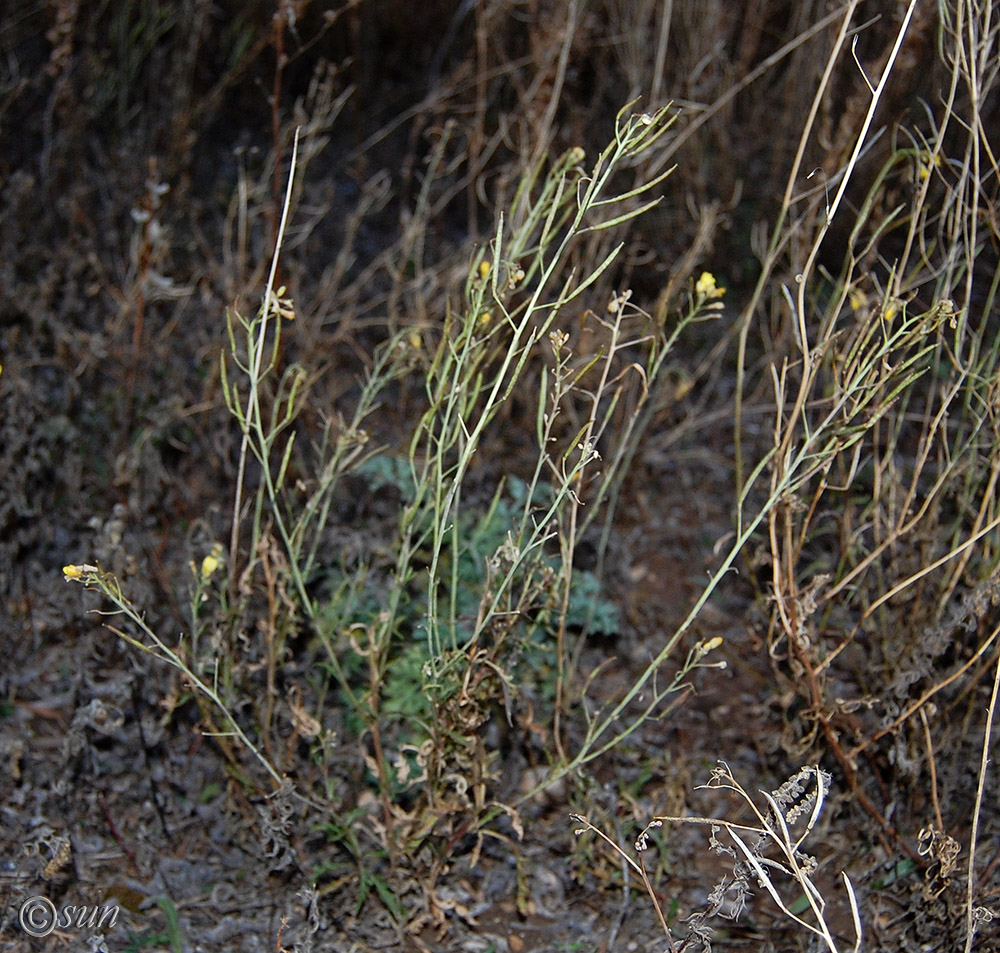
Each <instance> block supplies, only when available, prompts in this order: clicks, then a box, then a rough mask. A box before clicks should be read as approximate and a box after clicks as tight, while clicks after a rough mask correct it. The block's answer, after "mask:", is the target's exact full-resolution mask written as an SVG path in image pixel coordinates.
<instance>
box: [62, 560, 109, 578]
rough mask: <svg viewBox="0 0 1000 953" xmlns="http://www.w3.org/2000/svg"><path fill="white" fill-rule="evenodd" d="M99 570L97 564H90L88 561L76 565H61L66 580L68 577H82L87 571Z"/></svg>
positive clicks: (95, 571)
mask: <svg viewBox="0 0 1000 953" xmlns="http://www.w3.org/2000/svg"><path fill="white" fill-rule="evenodd" d="M100 571H101V570H100V569H99V568H98V567H97V566H91V565H89V564H88V563H82V564H81V565H78V566H77V565H70V566H63V578H64V579H66V580H67V581H68V580H70V579H83V577H84V575H86V574H87V573H99V572H100Z"/></svg>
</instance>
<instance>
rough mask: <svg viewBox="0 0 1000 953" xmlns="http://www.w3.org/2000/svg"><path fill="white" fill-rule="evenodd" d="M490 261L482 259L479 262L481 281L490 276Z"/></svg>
mask: <svg viewBox="0 0 1000 953" xmlns="http://www.w3.org/2000/svg"><path fill="white" fill-rule="evenodd" d="M490 267H491V266H490V263H489V262H488V261H481V262H480V263H479V278H480V280H481V281H485V280H486V279H487V278H489V276H490Z"/></svg>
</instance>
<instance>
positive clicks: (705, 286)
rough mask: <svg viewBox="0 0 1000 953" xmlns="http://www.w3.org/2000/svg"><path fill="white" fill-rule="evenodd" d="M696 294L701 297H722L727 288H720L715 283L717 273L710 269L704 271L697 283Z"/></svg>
mask: <svg viewBox="0 0 1000 953" xmlns="http://www.w3.org/2000/svg"><path fill="white" fill-rule="evenodd" d="M694 291H695V294H696V295H697V296H698V297H699V298H704V299H711V298H721V297H722V296H723V295H724V294H725V293H726V289H725V288H720V287H718V285H716V283H715V275H713V274H712V273H711V272H710V271H703V272H702V273H701V277H700V278H699V279H698V281H697V282H696V283H695V286H694Z"/></svg>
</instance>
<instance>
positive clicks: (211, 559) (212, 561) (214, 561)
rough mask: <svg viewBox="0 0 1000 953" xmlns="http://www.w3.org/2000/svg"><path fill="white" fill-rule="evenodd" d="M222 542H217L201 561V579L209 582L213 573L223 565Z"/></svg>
mask: <svg viewBox="0 0 1000 953" xmlns="http://www.w3.org/2000/svg"><path fill="white" fill-rule="evenodd" d="M222 552H223V550H222V543H215V544H214V545H213V546H212V550H211V552H210V553H209V554H208V555H207V556H206V557H205V558H204V559H203V560H202V561H201V581H202V582H207V581H208V580H209V578H210V577H211V576H212V573H214V572H215V571H216V569H218V568H219V566H221V565H222Z"/></svg>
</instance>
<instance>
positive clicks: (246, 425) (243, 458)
mask: <svg viewBox="0 0 1000 953" xmlns="http://www.w3.org/2000/svg"><path fill="white" fill-rule="evenodd" d="M301 128H302V127H301V126H297V127H296V128H295V142H294V144H293V145H292V162H291V167H290V168H289V170H288V187H287V188H286V190H285V202H284V205H283V206H282V209H281V223H280V224H279V225H278V235H277V238H276V240H275V243H274V254H273V256H272V257H271V271H270V272H269V274H268V276H267V287H266V288H265V289H264V303H263V305H262V307H261V318H260V332H259V334H258V335H257V353H256V354H255V355H254V362H253V367H252V368H251V370H250V393H249V395H248V396H247V410H246V414H245V415H244V417H243V440H242V442H241V444H240V463H239V467H238V468H237V471H236V494H235V496H234V499H233V525H232V529H231V530H230V535H229V559H230V565H232V566H234V567H235V566H236V559H237V554H238V552H239V544H240V508H241V506H242V505H243V480H244V477H245V475H246V466H247V449H248V448H249V445H250V426H251V425H250V421H251V416H250V415H251V413H252V412H253V411H254V410H258V411H259V407H258V402H259V399H260V396H259V394H258V392H257V385H258V382H259V377H260V365H261V362H262V360H263V355H264V342H265V340H266V338H267V323H268V317H269V316H270V314H271V296H272V294H273V289H274V277H275V275H276V274H277V273H278V256H279V255H280V254H281V243H282V241H283V240H284V237H285V225H286V223H287V222H288V209H289V208H290V206H291V204H292V186H293V185H294V183H295V164H296V162H297V161H298V157H299V130H300V129H301ZM278 320H279V321H280V320H281V316H280V315H279V316H278ZM257 416H258V419H259V416H260V415H259V412H258V415H257ZM232 578H233V579H234V580H235V579H236V578H237V574H236V573H235V572H233V574H232Z"/></svg>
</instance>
